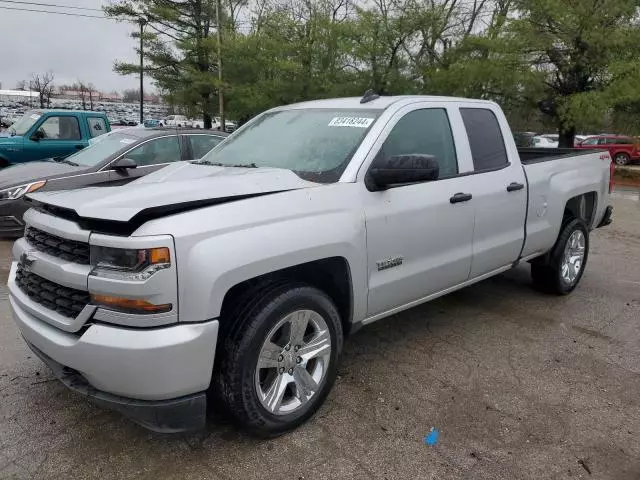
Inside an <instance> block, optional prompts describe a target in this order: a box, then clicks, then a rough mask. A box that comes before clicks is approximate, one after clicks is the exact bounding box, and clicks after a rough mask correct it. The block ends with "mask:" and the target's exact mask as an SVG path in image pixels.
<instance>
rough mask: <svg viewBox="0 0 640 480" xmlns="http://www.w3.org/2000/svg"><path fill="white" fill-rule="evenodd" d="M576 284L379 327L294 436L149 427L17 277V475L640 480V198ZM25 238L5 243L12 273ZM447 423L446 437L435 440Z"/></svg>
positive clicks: (6, 449)
mask: <svg viewBox="0 0 640 480" xmlns="http://www.w3.org/2000/svg"><path fill="white" fill-rule="evenodd" d="M615 209H616V210H615V212H616V214H615V222H614V224H613V225H611V226H610V227H608V228H606V229H601V230H599V231H597V232H595V233H594V235H593V236H592V244H591V255H590V257H589V264H588V267H587V272H586V274H585V277H584V278H583V281H582V283H581V286H580V287H579V288H578V290H577V291H576V292H574V294H572V295H570V296H568V297H564V298H558V297H550V296H545V295H542V294H539V293H537V292H535V291H533V290H532V289H531V288H530V285H529V283H530V282H529V272H528V268H526V267H519V268H517V269H515V270H513V271H510V272H508V273H507V274H504V275H501V276H499V277H497V278H494V279H491V280H488V281H485V282H483V283H481V284H478V285H475V286H473V287H470V288H467V289H465V290H462V291H460V292H456V293H454V294H452V295H449V296H447V297H445V298H442V299H440V300H437V301H435V302H432V303H430V304H427V305H424V306H422V307H418V308H415V309H412V310H410V311H407V312H404V313H402V314H399V315H396V316H394V317H392V318H388V319H386V320H383V321H381V322H378V323H375V324H373V325H371V326H369V327H367V328H365V329H363V330H361V331H360V332H358V333H357V334H355V335H354V336H353V337H351V338H350V339H349V340H348V341H347V344H346V346H345V351H344V358H343V364H342V368H341V369H340V376H339V379H338V381H337V383H336V385H335V388H334V389H333V392H332V393H331V395H330V396H329V398H328V400H327V402H326V404H325V405H324V407H323V408H322V409H321V410H320V412H319V414H318V415H317V416H316V417H315V418H314V419H313V420H312V421H310V422H309V423H308V424H306V425H304V426H303V427H301V428H300V429H298V430H296V431H295V432H293V433H291V434H289V435H285V436H283V437H281V438H278V439H275V440H270V441H260V440H256V439H253V438H249V437H247V436H246V435H244V434H243V433H242V432H241V431H238V430H237V429H236V428H235V427H233V426H232V425H230V424H229V422H228V421H227V419H225V418H222V417H221V416H219V417H216V418H212V419H211V422H210V424H209V426H208V427H207V429H206V431H204V432H202V433H199V434H194V435H188V436H185V435H178V436H162V435H157V434H153V433H149V432H147V431H145V430H143V429H142V428H140V427H138V426H136V425H134V424H132V423H130V422H128V421H126V420H124V419H122V418H121V417H119V416H118V415H117V414H114V413H111V412H108V411H105V410H102V409H100V408H98V407H96V406H94V405H93V404H91V403H90V402H89V401H87V400H86V399H84V398H81V397H80V396H78V395H76V394H74V393H71V392H69V391H67V390H66V389H65V388H64V387H63V386H62V385H60V384H59V383H58V382H57V381H55V380H54V379H53V377H52V375H51V374H50V373H49V371H48V370H47V369H46V368H45V367H44V365H43V364H42V363H41V362H40V361H39V360H38V359H37V358H35V357H34V355H33V354H32V353H31V352H30V351H29V350H28V349H27V348H26V347H25V345H24V344H23V342H22V340H21V338H20V336H19V334H18V331H17V329H16V327H15V326H14V324H13V322H12V320H11V313H10V310H9V305H8V301H7V293H6V288H5V287H4V286H2V287H0V478H55V479H71V478H98V477H100V478H107V479H117V478H149V479H184V478H194V479H195V478H198V479H200V478H202V479H204V478H211V479H232V478H242V479H253V478H265V477H271V478H277V477H285V476H286V477H287V478H290V479H294V480H295V479H322V478H327V479H337V478H350V479H351V478H354V479H360V478H361V479H369V478H375V479H384V478H387V479H392V478H402V479H406V478H421V479H423V478H424V479H427V478H433V479H462V478H469V479H509V480H512V479H519V478H523V479H532V478H535V479H547V478H549V479H564V478H598V479H615V480H626V479H634V480H637V479H639V478H640V375H639V374H640V351H639V349H638V345H639V344H640V326H639V325H638V320H639V319H640V202H639V201H638V195H637V194H634V193H629V192H627V193H625V194H624V195H621V196H620V197H618V198H617V199H616V200H615ZM9 255H10V243H9V242H3V243H1V244H0V262H1V263H0V276H2V278H1V280H2V283H3V284H4V283H5V280H6V276H7V273H8V265H9ZM432 427H435V428H437V429H438V430H439V431H440V436H439V441H438V443H437V445H433V446H431V445H426V444H425V443H424V441H423V439H424V437H425V435H426V434H427V433H428V432H429V431H430V430H431V428H432Z"/></svg>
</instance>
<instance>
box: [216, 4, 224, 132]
mask: <svg viewBox="0 0 640 480" xmlns="http://www.w3.org/2000/svg"><path fill="white" fill-rule="evenodd" d="M220 9H221V7H220V0H216V23H217V28H216V30H217V37H218V111H219V113H220V130H221V131H222V132H224V131H225V130H226V129H225V124H224V94H223V93H222V34H221V33H220V30H221V25H220Z"/></svg>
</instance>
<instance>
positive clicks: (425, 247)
mask: <svg viewBox="0 0 640 480" xmlns="http://www.w3.org/2000/svg"><path fill="white" fill-rule="evenodd" d="M448 108H449V107H446V108H445V107H443V108H419V109H414V110H411V111H408V112H402V113H401V114H400V118H399V119H398V121H397V123H396V124H395V125H394V126H393V128H392V129H391V131H390V132H389V135H388V136H387V138H386V140H385V141H384V144H383V145H382V147H381V149H380V151H379V152H378V155H386V156H393V155H400V154H428V155H433V156H435V158H436V160H437V161H438V163H439V165H440V175H439V176H440V179H439V180H436V181H432V182H426V183H419V184H412V185H404V186H397V187H395V188H390V189H388V190H386V191H382V192H369V191H367V190H365V198H366V200H365V221H366V228H367V263H368V272H369V273H368V275H369V298H368V312H367V315H368V316H369V317H371V316H375V315H378V314H381V313H383V312H387V311H389V310H392V309H394V308H395V307H400V306H402V305H406V304H408V303H411V302H412V301H416V300H419V299H422V298H424V297H426V296H429V295H430V294H434V293H437V292H440V291H442V290H446V289H447V288H450V287H453V286H455V285H458V284H460V283H462V282H464V281H466V280H467V279H468V278H469V269H470V267H471V258H472V238H473V224H474V213H475V209H474V204H473V202H472V201H469V200H470V199H469V198H468V195H466V194H468V193H469V192H470V191H471V188H472V184H473V179H472V177H473V176H465V175H459V173H461V172H463V171H464V170H466V169H467V168H468V165H466V164H464V161H463V159H462V158H459V157H460V155H458V154H456V148H455V144H456V143H457V141H458V136H459V135H460V133H459V128H458V129H457V130H456V132H455V138H456V141H455V142H454V132H453V131H452V128H451V124H450V115H449V113H451V112H449V111H448ZM454 113H455V115H457V117H456V118H457V119H458V121H459V113H458V112H454ZM460 150H461V151H463V150H464V149H462V148H461V149H460ZM467 160H468V159H467ZM364 188H365V187H364V186H363V189H364ZM458 194H462V195H458Z"/></svg>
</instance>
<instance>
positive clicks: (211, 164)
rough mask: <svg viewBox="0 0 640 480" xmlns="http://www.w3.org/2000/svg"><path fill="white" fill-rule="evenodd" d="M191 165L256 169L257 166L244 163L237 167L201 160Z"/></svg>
mask: <svg viewBox="0 0 640 480" xmlns="http://www.w3.org/2000/svg"><path fill="white" fill-rule="evenodd" d="M193 163H195V164H196V165H210V166H212V167H234V168H258V166H257V165H256V164H255V163H244V164H240V163H239V164H237V165H229V164H226V163H216V162H209V161H207V160H201V161H198V162H193Z"/></svg>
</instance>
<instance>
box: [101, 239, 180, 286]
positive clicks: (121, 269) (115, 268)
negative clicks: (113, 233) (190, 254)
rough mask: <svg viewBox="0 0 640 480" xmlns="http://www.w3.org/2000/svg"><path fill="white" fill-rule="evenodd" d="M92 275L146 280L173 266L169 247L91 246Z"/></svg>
mask: <svg viewBox="0 0 640 480" xmlns="http://www.w3.org/2000/svg"><path fill="white" fill-rule="evenodd" d="M91 265H92V266H93V270H92V272H91V275H95V276H98V277H110V278H115V279H120V280H146V279H147V278H149V277H150V276H151V275H153V274H154V273H156V272H157V271H158V270H163V269H165V268H169V267H170V266H171V258H170V255H169V249H168V248H167V247H160V248H149V249H145V250H134V249H126V248H111V247H100V246H92V247H91Z"/></svg>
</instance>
